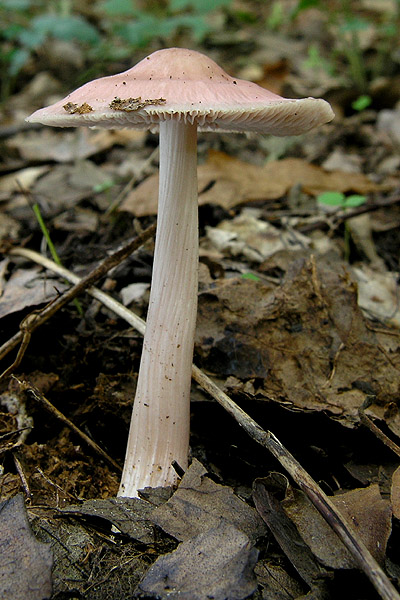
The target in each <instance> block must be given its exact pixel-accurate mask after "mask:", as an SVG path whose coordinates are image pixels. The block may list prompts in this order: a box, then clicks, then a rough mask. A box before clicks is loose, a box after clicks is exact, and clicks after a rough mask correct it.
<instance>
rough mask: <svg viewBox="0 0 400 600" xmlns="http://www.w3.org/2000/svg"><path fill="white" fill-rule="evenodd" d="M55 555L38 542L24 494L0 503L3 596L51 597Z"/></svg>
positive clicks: (16, 599)
mask: <svg viewBox="0 0 400 600" xmlns="http://www.w3.org/2000/svg"><path fill="white" fill-rule="evenodd" d="M52 564H53V554H52V551H51V549H50V546H49V544H42V543H41V542H38V541H37V539H36V538H35V536H34V535H33V533H32V531H31V529H30V527H29V522H28V517H27V514H26V510H25V505H24V500H23V497H22V494H18V495H17V496H14V498H11V499H10V500H6V501H4V502H2V503H1V504H0V572H1V577H0V597H1V598H3V599H4V600H5V599H6V598H7V600H21V598H23V599H24V600H44V599H46V598H50V596H51V589H52V581H51V568H52Z"/></svg>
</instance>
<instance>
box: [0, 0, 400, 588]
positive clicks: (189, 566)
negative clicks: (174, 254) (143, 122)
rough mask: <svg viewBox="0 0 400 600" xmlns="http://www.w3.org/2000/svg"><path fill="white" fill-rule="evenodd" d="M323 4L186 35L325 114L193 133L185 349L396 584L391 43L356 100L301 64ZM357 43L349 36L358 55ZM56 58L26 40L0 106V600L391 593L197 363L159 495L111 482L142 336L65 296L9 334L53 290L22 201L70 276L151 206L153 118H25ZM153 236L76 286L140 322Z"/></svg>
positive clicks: (141, 222)
mask: <svg viewBox="0 0 400 600" xmlns="http://www.w3.org/2000/svg"><path fill="white" fill-rule="evenodd" d="M283 4H284V2H283ZM361 4H363V3H361ZM365 4H366V5H367V4H368V3H365ZM369 4H371V3H369ZM260 10H261V9H260ZM367 10H368V11H369V12H367V17H368V18H369V19H370V20H373V19H375V20H379V19H380V18H382V15H381V13H380V11H379V10H378V9H376V12H375V9H374V8H370V7H369V8H368V9H367V8H365V11H367ZM323 17H324V15H323V14H322V13H321V12H320V11H317V10H315V12H312V13H309V12H307V11H306V12H305V13H304V15H303V16H302V15H299V17H298V19H297V21H296V25H295V26H294V25H292V29H289V30H288V31H284V32H282V31H279V30H271V31H267V30H266V29H265V28H263V29H261V28H257V27H256V25H255V24H254V23H252V24H249V25H248V26H242V27H241V29H240V30H239V29H238V28H237V29H236V30H232V31H231V32H230V33H231V34H230V35H228V33H227V31H226V27H227V25H226V22H225V25H224V23H221V25H220V26H219V30H218V31H216V32H214V34H213V37H212V39H209V40H208V42H207V43H204V44H203V46H201V45H200V46H196V49H198V50H200V51H203V52H204V53H206V54H208V55H209V56H210V57H212V58H213V59H214V60H216V62H218V63H219V64H220V65H221V66H223V68H224V69H225V70H227V72H229V73H230V74H231V75H234V76H235V77H238V78H243V79H251V80H253V81H255V82H257V83H258V84H260V85H263V86H265V87H267V88H268V89H271V90H272V91H274V92H275V93H278V94H281V95H283V96H286V97H301V96H316V97H323V98H325V99H326V100H328V101H329V102H331V104H332V107H333V109H334V111H335V115H336V116H335V119H334V120H333V121H332V122H331V123H328V124H326V125H323V126H322V127H320V128H318V129H316V130H313V131H311V132H310V133H308V134H305V135H302V136H298V137H288V138H273V137H265V136H258V135H252V136H249V137H248V136H244V135H241V134H230V133H218V132H213V133H205V134H199V168H198V176H199V219H200V268H199V307H198V319H197V329H196V339H195V351H194V363H195V364H196V365H197V366H198V367H200V368H201V369H202V370H203V371H204V372H205V373H206V374H207V375H208V376H209V377H210V378H211V379H212V380H213V381H214V382H215V383H216V384H217V385H218V386H219V387H220V389H221V390H222V391H223V392H225V393H226V394H227V395H228V396H229V397H230V398H231V399H232V400H233V401H234V402H236V403H238V405H240V407H241V408H242V409H244V410H245V411H246V412H247V413H248V414H249V415H251V417H252V418H253V419H254V420H255V421H256V422H257V423H258V424H259V425H260V426H261V427H262V428H263V429H264V430H265V431H269V432H272V433H273V434H274V435H275V436H276V438H277V439H278V440H279V442H280V443H281V444H283V445H284V447H285V448H287V449H288V451H289V452H290V453H291V454H292V455H293V456H294V457H295V458H296V459H297V461H299V463H300V465H301V466H302V467H303V468H304V469H305V470H306V471H307V472H308V473H309V474H310V475H311V476H312V478H313V479H314V480H315V481H316V482H317V483H318V485H319V486H320V488H321V489H322V491H323V492H324V493H326V494H327V495H328V496H329V497H331V499H333V501H334V503H335V506H337V507H338V508H339V509H340V511H341V513H342V514H344V515H345V516H346V518H347V519H348V520H349V521H350V522H351V523H352V526H353V528H354V530H355V532H356V535H358V536H360V537H361V539H362V541H363V542H364V544H365V545H366V546H367V548H368V549H369V551H370V552H371V554H372V555H373V557H374V558H375V560H376V561H377V562H378V563H379V564H380V565H381V566H382V567H383V569H384V571H385V573H386V574H387V575H388V577H389V579H390V580H391V582H392V583H394V585H396V586H398V585H399V584H400V560H399V555H400V553H399V550H400V528H399V519H400V492H399V490H400V470H399V465H400V448H399V446H397V445H396V444H398V443H399V437H400V413H399V400H400V383H399V382H400V300H399V298H400V295H399V273H400V170H399V166H400V104H399V99H400V73H399V69H398V54H397V63H396V61H395V59H394V58H393V62H392V63H390V61H389V59H388V64H387V65H386V67H387V69H388V73H380V75H379V77H376V78H375V79H373V80H372V81H371V82H369V87H368V92H367V94H368V98H369V102H370V104H369V106H367V107H365V108H364V109H362V110H358V109H357V108H354V106H356V107H357V104H354V103H355V102H357V101H358V100H359V98H360V97H361V94H360V92H359V91H357V90H356V89H355V86H354V85H352V84H351V78H350V76H348V73H345V76H344V77H341V78H338V77H337V76H335V75H333V74H332V73H331V72H330V71H329V69H328V70H327V69H326V68H323V67H324V65H323V64H322V62H321V61H320V62H318V61H316V64H314V65H311V66H310V53H309V52H308V49H309V47H310V37H311V38H312V40H317V41H318V35H319V33H318V32H319V29H321V31H322V25H321V23H322V22H323ZM321 19H322V21H321ZM224 27H225V29H224ZM174 41H175V42H176V40H174ZM53 43H54V45H55V50H56V49H57V48H56V46H57V44H56V42H53ZM69 44H70V47H71V55H72V54H73V55H74V56H76V46H75V45H74V44H73V43H72V42H69ZM177 45H180V46H188V47H189V45H190V41H189V40H187V39H185V38H183V39H180V40H178V42H177ZM67 46H68V44H67ZM156 49H158V46H157V45H153V46H151V47H150V48H149V49H148V51H149V52H151V51H152V50H156ZM55 50H54V52H55ZM72 50H73V52H72ZM374 52H376V39H375V38H374V36H373V35H372V33H371V32H370V37H369V38H368V39H366V40H365V41H364V47H363V53H364V56H368V57H369V59H371V56H372V57H373V55H374ZM397 52H398V49H397ZM146 53H147V52H146V51H143V50H140V51H137V52H136V54H135V55H134V56H133V57H132V61H131V62H130V63H129V64H126V63H124V64H118V65H116V68H115V71H114V72H117V71H122V70H123V69H124V68H128V67H129V66H131V65H133V64H134V63H136V62H138V61H139V60H140V59H141V58H142V57H143V56H145V55H146ZM394 54H395V52H394V51H393V55H394ZM51 55H52V53H51V48H50V52H49V54H48V56H49V57H51ZM64 56H65V71H66V72H65V73H64V72H62V73H58V68H57V65H55V64H54V63H52V61H51V58H48V59H47V62H46V59H44V57H43V55H42V56H41V57H40V60H39V59H37V62H36V63H35V62H34V63H33V65H32V67H31V74H30V77H28V76H27V75H26V77H25V79H26V81H24V82H23V84H20V85H19V86H17V88H16V90H15V92H14V93H13V94H12V95H10V97H9V98H8V99H7V100H6V102H5V103H4V104H3V105H2V116H3V124H2V125H1V126H0V143H1V147H2V152H1V154H2V161H1V163H0V235H1V240H2V250H3V253H2V257H1V260H0V293H1V299H0V332H1V339H0V343H1V344H3V346H2V347H1V348H0V357H1V359H2V369H1V371H2V372H3V371H4V372H5V373H4V374H3V376H2V379H1V381H0V385H1V388H0V500H1V504H0V549H1V550H2V551H1V552H0V566H1V568H2V569H3V572H4V573H5V574H6V575H5V576H4V578H3V579H4V581H3V582H0V588H1V592H2V594H1V597H2V598H4V600H5V599H6V598H7V600H12V599H14V598H15V599H18V598H24V600H42V599H45V598H50V597H51V598H53V599H57V600H62V599H67V598H69V599H71V598H77V599H78V598H79V599H84V600H103V599H106V598H107V599H117V598H118V600H128V599H129V598H133V597H142V598H162V599H164V598H178V597H179V598H185V599H197V598H198V599H199V600H201V599H203V598H215V599H224V598H232V599H233V598H235V599H237V600H239V599H241V598H247V597H251V598H254V599H268V600H287V599H291V598H299V597H307V598H313V599H327V600H328V599H336V598H338V597H343V598H352V599H353V600H361V599H369V598H371V599H373V598H377V597H379V596H382V597H393V598H395V597H396V596H384V595H382V594H384V592H382V590H381V591H380V592H379V591H377V590H376V586H377V584H376V581H375V587H374V583H373V582H371V579H374V575H373V574H372V575H371V570H370V569H369V567H365V568H364V573H363V572H362V570H360V568H359V567H360V562H359V560H358V559H357V557H356V556H355V555H354V553H351V552H349V550H346V549H345V548H344V546H343V545H342V543H341V542H340V541H339V540H338V538H336V535H335V534H334V533H333V532H332V531H331V530H330V528H329V526H328V525H327V524H326V523H325V521H324V519H323V518H322V517H321V515H320V514H319V512H318V511H317V509H316V508H315V506H314V505H313V503H312V502H311V501H310V498H309V497H308V496H307V494H306V493H304V489H303V491H302V490H301V489H300V487H301V482H300V479H297V478H296V472H297V474H298V473H299V471H298V470H297V471H296V469H297V467H296V469H295V471H296V472H295V473H294V474H293V473H292V474H291V475H292V476H290V475H289V474H288V470H287V469H286V467H285V464H284V460H280V459H279V457H278V458H277V457H276V456H272V454H271V453H270V452H269V451H268V447H264V448H263V447H262V446H261V445H260V444H258V443H257V442H256V441H255V440H254V439H252V438H251V436H250V435H249V434H248V432H247V431H245V430H244V429H243V427H240V426H239V424H238V422H237V421H236V419H235V418H232V415H230V414H228V412H226V410H224V408H223V407H222V406H220V405H219V404H218V403H217V402H215V400H213V399H212V398H211V397H210V396H209V395H208V394H207V393H206V392H205V391H204V390H203V389H202V388H201V386H200V385H198V384H197V383H193V384H192V409H191V438H190V440H191V441H190V444H191V466H190V468H189V469H188V471H187V472H186V473H185V475H184V477H183V479H182V481H181V484H180V486H179V487H178V489H177V491H174V490H153V491H146V493H145V494H144V495H143V499H142V500H128V499H117V498H116V495H117V492H118V487H119V480H120V469H121V468H122V465H123V461H124V454H125V446H126V439H127V434H128V428H129V422H130V414H131V408H132V402H133V397H134V393H135V386H136V379H137V373H138V367H139V361H140V354H141V346H142V338H141V335H140V333H138V331H136V330H135V329H134V328H133V327H132V325H131V323H130V322H127V321H126V320H124V318H123V317H121V316H120V315H117V314H116V313H115V311H114V310H113V309H112V307H111V308H110V307H109V306H108V307H107V306H105V305H104V304H103V303H102V302H101V301H100V300H99V299H98V298H94V297H92V296H91V295H90V294H87V293H85V292H84V293H82V294H80V296H79V304H77V303H76V302H70V303H69V304H67V305H66V306H63V307H62V308H61V309H60V310H57V311H55V312H54V314H53V315H52V316H51V318H48V319H47V320H46V321H44V322H43V323H42V324H41V325H40V327H38V328H37V329H35V330H34V331H32V333H30V328H31V326H32V322H33V323H34V319H35V318H36V317H37V315H40V314H41V311H42V310H43V309H46V307H47V306H49V303H52V302H54V301H57V299H58V298H59V297H60V295H62V294H63V292H65V290H67V289H68V288H69V287H70V284H69V283H68V281H67V278H68V277H67V276H65V277H60V276H59V275H57V274H55V273H54V272H53V269H52V268H45V267H44V266H43V264H42V262H41V259H40V256H45V257H47V258H49V259H50V260H51V255H50V253H49V250H48V246H47V245H46V241H45V239H44V236H43V232H42V230H41V228H40V225H39V223H38V219H37V217H36V216H35V214H34V211H33V210H32V208H33V206H34V205H35V204H37V205H38V206H39V207H40V214H41V216H42V218H43V220H44V222H45V224H46V227H47V229H48V231H49V234H50V237H51V241H52V242H53V244H54V246H55V247H56V250H57V253H58V256H59V257H60V259H61V262H62V265H63V267H65V268H66V269H68V270H69V271H72V272H73V273H75V274H76V275H78V276H80V277H85V276H87V275H88V274H89V273H90V272H91V271H93V269H95V268H96V267H97V266H98V265H99V264H100V263H101V261H103V260H104V259H105V258H106V257H107V256H108V255H109V254H110V253H111V252H112V251H113V250H115V249H117V248H119V247H120V246H121V245H122V244H124V243H127V242H128V241H129V240H130V239H132V238H134V237H135V236H137V235H139V234H140V233H142V232H143V231H145V230H146V228H147V227H149V226H150V225H151V224H152V223H154V222H155V219H156V211H157V189H158V188H157V186H158V180H157V172H158V136H157V135H156V134H152V133H148V132H142V131H133V130H121V131H118V130H89V129H86V128H78V129H65V130H63V129H56V128H46V127H36V126H35V127H33V126H28V124H25V122H24V118H25V117H26V116H28V115H29V114H30V113H31V112H33V111H34V110H36V109H37V108H40V107H42V106H46V105H48V104H50V103H52V102H53V101H55V100H56V99H59V98H62V97H63V96H64V95H66V93H67V92H68V91H69V90H70V89H71V71H72V66H71V64H72V63H69V62H68V52H66V51H65V48H64ZM239 57H240V58H239ZM321 60H322V59H321ZM35 69H36V72H35ZM112 72H113V71H112V69H111V68H110V73H112ZM346 76H348V78H347V80H346ZM326 192H333V195H332V194H331V195H330V196H326V194H325V193H326ZM153 246H154V239H153V237H152V236H151V237H150V238H149V239H148V240H147V241H146V242H145V243H143V244H142V245H141V246H140V247H138V248H137V250H135V252H134V253H132V254H131V255H130V256H129V257H128V258H127V259H125V260H124V261H123V262H120V263H119V264H116V265H114V266H113V268H112V270H111V271H109V272H108V273H107V274H106V275H105V276H103V277H102V278H101V279H99V280H98V281H97V282H96V285H97V286H98V288H100V289H101V290H102V291H103V292H104V293H105V294H106V295H107V296H109V297H112V298H113V299H114V300H116V301H117V302H119V303H121V304H122V305H123V306H124V307H126V309H128V310H130V311H133V312H134V313H135V314H137V315H138V316H140V317H142V318H145V316H146V310H147V303H148V295H149V288H150V279H151V271H152V256H153ZM26 250H32V251H34V252H33V253H31V254H29V253H26V252H25V251H26ZM18 332H21V333H20V337H19V338H18V339H16V342H15V343H11V342H10V340H12V339H13V336H15V335H16V334H18ZM18 348H20V356H19V357H18V362H14V361H16V358H17V354H16V353H17V351H18ZM19 358H20V360H19ZM88 438H90V439H89V440H88ZM91 441H92V442H95V444H96V446H95V445H93V444H91V445H90V442H91ZM27 519H28V520H29V523H30V527H31V530H32V532H33V533H32V532H30V530H29V528H27ZM38 542H40V543H38ZM43 542H45V544H44V543H43ZM200 554H202V556H203V558H202V559H201V560H200V559H199V556H200ZM152 565H153V566H152ZM151 566H152V568H151V570H149V569H150V567H151ZM221 573H222V574H223V576H221ZM140 582H141V583H140ZM1 586H3V587H1ZM138 586H139V587H138ZM378 587H379V586H378Z"/></svg>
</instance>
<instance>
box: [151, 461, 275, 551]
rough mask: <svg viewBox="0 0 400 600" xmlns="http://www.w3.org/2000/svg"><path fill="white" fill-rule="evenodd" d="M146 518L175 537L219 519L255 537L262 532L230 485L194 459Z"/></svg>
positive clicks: (254, 515) (214, 524)
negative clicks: (165, 499) (208, 473)
mask: <svg viewBox="0 0 400 600" xmlns="http://www.w3.org/2000/svg"><path fill="white" fill-rule="evenodd" d="M150 519H151V520H152V521H153V522H154V523H156V525H158V526H159V527H161V528H162V529H163V530H164V531H166V532H167V533H169V534H170V535H172V536H174V537H175V538H176V539H178V540H188V539H190V538H192V537H194V536H196V535H198V534H200V533H201V532H203V531H206V530H208V529H211V528H212V527H217V526H218V524H219V523H221V521H222V520H223V521H226V522H228V523H230V524H231V525H234V526H235V527H236V528H237V529H238V530H240V531H242V532H243V533H245V534H246V536H247V537H248V538H249V539H251V540H255V539H257V538H258V537H259V536H261V535H263V534H264V533H265V527H264V524H263V522H262V520H261V519H260V517H259V516H258V514H257V512H256V511H255V510H254V508H252V507H251V506H249V505H248V504H246V503H245V502H243V500H241V499H240V498H239V497H238V496H236V495H235V494H234V492H233V490H232V488H230V487H228V486H223V485H219V484H218V483H215V482H214V481H212V480H211V479H210V478H209V477H207V476H206V469H205V468H204V467H203V465H201V463H199V461H198V460H196V459H194V460H193V462H192V464H191V466H190V467H189V468H188V470H187V471H186V473H185V475H184V476H183V478H182V481H181V483H180V484H179V487H178V489H177V491H176V492H175V494H173V496H172V497H171V498H170V500H168V502H166V503H165V504H163V505H162V506H160V507H159V508H157V509H156V510H155V511H154V512H153V513H152V514H151V516H150Z"/></svg>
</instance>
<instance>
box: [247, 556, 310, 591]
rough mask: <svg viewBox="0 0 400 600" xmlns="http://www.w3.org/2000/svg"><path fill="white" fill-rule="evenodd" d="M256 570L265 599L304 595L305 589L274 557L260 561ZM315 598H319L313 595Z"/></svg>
mask: <svg viewBox="0 0 400 600" xmlns="http://www.w3.org/2000/svg"><path fill="white" fill-rule="evenodd" d="M254 572H255V574H256V576H257V581H258V586H259V589H260V591H261V597H262V598H263V600H294V599H295V598H299V597H301V596H303V594H304V592H305V590H304V588H303V587H302V586H301V585H300V583H299V582H298V581H296V579H295V578H294V577H293V576H292V575H291V574H290V573H288V572H287V571H286V570H285V569H284V568H283V566H281V565H279V564H276V560H275V558H274V557H272V558H270V559H268V558H267V559H264V560H260V561H258V563H257V565H256V568H255V569H254ZM313 598H315V600H319V599H318V598H317V597H315V596H313Z"/></svg>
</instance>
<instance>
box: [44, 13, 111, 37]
mask: <svg viewBox="0 0 400 600" xmlns="http://www.w3.org/2000/svg"><path fill="white" fill-rule="evenodd" d="M32 29H33V30H34V31H36V32H39V33H43V34H45V35H51V36H53V37H55V38H57V39H59V40H66V41H70V40H79V41H80V42H86V43H88V44H95V43H97V42H98V41H99V39H100V35H99V32H98V31H97V29H96V28H95V27H93V25H90V23H88V22H87V21H86V20H85V19H84V18H83V17H81V16H79V15H70V16H58V15H53V14H45V15H40V16H39V17H36V18H35V19H33V21H32Z"/></svg>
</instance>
